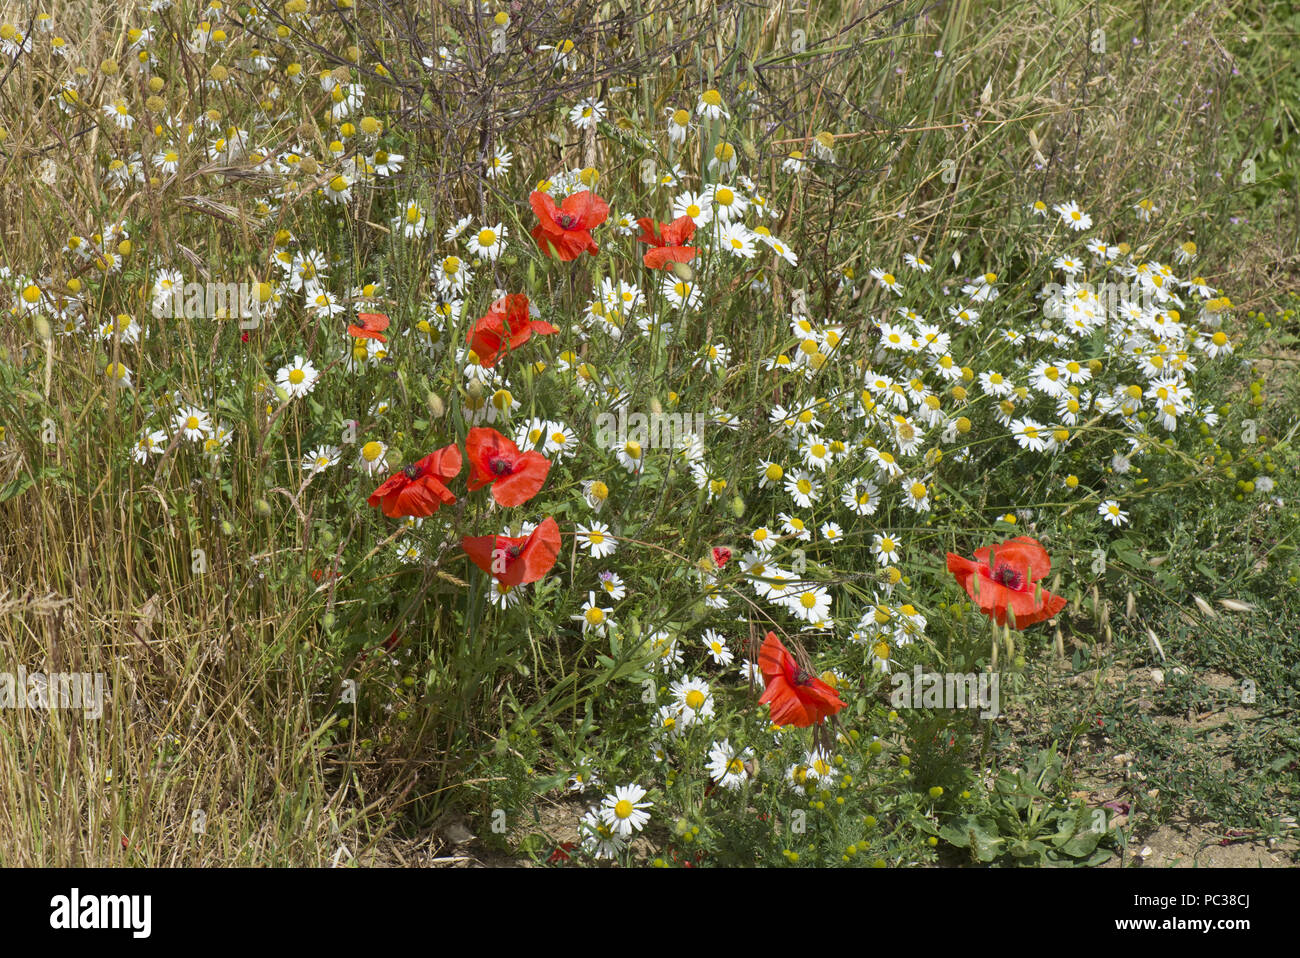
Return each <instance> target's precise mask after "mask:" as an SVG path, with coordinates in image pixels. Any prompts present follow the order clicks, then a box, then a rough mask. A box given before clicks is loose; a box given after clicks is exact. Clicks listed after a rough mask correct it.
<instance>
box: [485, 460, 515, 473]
mask: <svg viewBox="0 0 1300 958" xmlns="http://www.w3.org/2000/svg"><path fill="white" fill-rule="evenodd" d="M488 468H489V469H491V470H492V474H493V475H494V476H508V475H510V473H511V472H513V471H514V467H513V466H511V464H510V460H509V459H501V458H496V459H490V460H488Z"/></svg>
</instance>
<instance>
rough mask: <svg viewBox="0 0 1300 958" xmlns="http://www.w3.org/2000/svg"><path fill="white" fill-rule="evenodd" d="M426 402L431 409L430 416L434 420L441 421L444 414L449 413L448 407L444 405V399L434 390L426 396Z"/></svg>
mask: <svg viewBox="0 0 1300 958" xmlns="http://www.w3.org/2000/svg"><path fill="white" fill-rule="evenodd" d="M424 401H425V403H426V405H428V407H429V415H430V416H432V417H433V418H434V419H441V418H442V414H443V413H444V412H446V411H447V407H446V406H445V405H444V404H443V401H442V398H441V397H440V396H439V395H438V394H437V393H436V392H434V391H433V390H432V389H430V390H429V391H428V392H427V393H426V394H425V396H424Z"/></svg>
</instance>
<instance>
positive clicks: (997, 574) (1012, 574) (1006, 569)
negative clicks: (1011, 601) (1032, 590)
mask: <svg viewBox="0 0 1300 958" xmlns="http://www.w3.org/2000/svg"><path fill="white" fill-rule="evenodd" d="M993 581H994V582H996V583H998V584H999V585H1004V586H1006V587H1007V588H1008V589H1014V590H1016V591H1019V590H1020V589H1021V588H1022V587H1023V586H1024V584H1025V578H1024V576H1022V575H1021V574H1020V573H1019V572H1017V571H1016V570H1015V569H1013V568H1011V566H1009V565H1007V564H1006V563H1005V562H999V563H998V565H997V568H995V569H994V570H993Z"/></svg>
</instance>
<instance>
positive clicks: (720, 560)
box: [713, 546, 731, 569]
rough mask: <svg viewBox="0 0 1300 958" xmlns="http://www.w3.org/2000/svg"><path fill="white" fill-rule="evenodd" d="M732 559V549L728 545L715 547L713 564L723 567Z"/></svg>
mask: <svg viewBox="0 0 1300 958" xmlns="http://www.w3.org/2000/svg"><path fill="white" fill-rule="evenodd" d="M730 561H731V550H730V549H728V548H727V547H726V546H714V547H713V564H714V565H715V566H717V567H718V568H719V569H721V568H722V567H723V566H724V565H726V564H727V563H728V562H730Z"/></svg>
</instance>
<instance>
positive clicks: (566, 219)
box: [528, 190, 609, 262]
mask: <svg viewBox="0 0 1300 958" xmlns="http://www.w3.org/2000/svg"><path fill="white" fill-rule="evenodd" d="M528 202H529V203H531V204H532V207H533V212H534V213H536V214H537V219H538V223H537V225H536V226H534V227H533V239H535V240H537V246H538V248H540V249H541V251H542V252H543V253H545V254H546V255H548V256H555V257H558V258H559V259H562V260H565V261H566V262H567V261H568V260H572V259H577V258H578V256H579V255H581V253H582V251H583V250H586V251H587V252H588V253H590V254H591V255H593V256H595V255H596V253H597V252H598V251H599V247H597V246H596V241H595V240H593V239H592V238H591V231H592V230H593V229H594V228H596V227H597V226H599V225H600V224H601V223H603V222H605V217H607V216H609V204H608V203H606V202H605V201H604V200H602V199H601V198H600V197H599V196H597V195H596V194H595V193H593V192H591V190H583V191H582V192H581V193H574V194H573V195H571V196H568V197H565V199H564V202H563V203H561V204H560V205H559V206H558V207H557V206H556V205H555V200H553V199H551V197H550V196H548V195H547V194H545V193H541V192H538V191H534V192H533V193H532V194H531V195H530V196H529V197H528Z"/></svg>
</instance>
